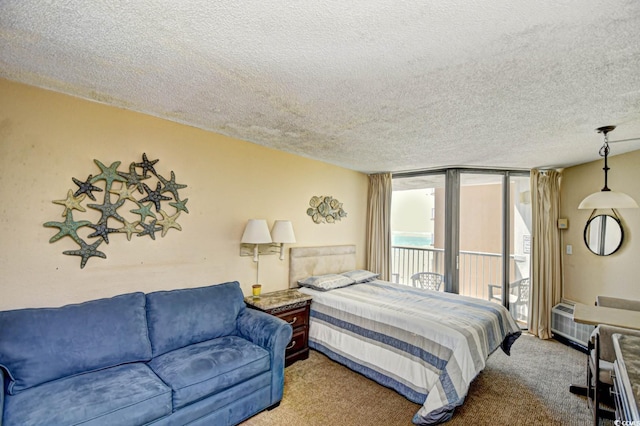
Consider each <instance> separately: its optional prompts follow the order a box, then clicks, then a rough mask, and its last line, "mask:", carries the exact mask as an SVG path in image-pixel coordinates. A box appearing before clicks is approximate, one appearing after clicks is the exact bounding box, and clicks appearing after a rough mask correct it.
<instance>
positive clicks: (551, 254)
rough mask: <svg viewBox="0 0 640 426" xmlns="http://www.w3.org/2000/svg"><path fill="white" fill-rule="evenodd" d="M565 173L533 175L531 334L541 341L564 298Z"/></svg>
mask: <svg viewBox="0 0 640 426" xmlns="http://www.w3.org/2000/svg"><path fill="white" fill-rule="evenodd" d="M561 180H562V173H561V172H558V171H555V170H546V171H539V170H532V171H531V197H532V218H533V224H532V225H533V231H532V234H533V238H532V248H533V253H532V266H531V273H532V275H531V278H532V280H531V311H530V312H531V313H530V315H529V332H530V333H532V334H533V335H535V336H538V337H539V338H541V339H550V338H551V337H552V336H551V309H552V308H553V307H554V306H555V305H556V304H557V303H559V302H560V299H561V298H562V247H561V243H560V230H559V229H558V226H557V224H558V217H559V215H560V184H561Z"/></svg>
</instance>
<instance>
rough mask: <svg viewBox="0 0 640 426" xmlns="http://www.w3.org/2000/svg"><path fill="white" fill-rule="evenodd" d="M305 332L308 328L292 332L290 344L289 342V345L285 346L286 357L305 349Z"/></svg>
mask: <svg viewBox="0 0 640 426" xmlns="http://www.w3.org/2000/svg"><path fill="white" fill-rule="evenodd" d="M307 330H308V328H306V327H303V328H299V329H295V330H294V332H293V337H291V342H289V345H287V352H286V356H287V357H288V356H289V355H291V354H294V353H296V352H298V351H300V350H303V349H306V348H307V338H308V337H307Z"/></svg>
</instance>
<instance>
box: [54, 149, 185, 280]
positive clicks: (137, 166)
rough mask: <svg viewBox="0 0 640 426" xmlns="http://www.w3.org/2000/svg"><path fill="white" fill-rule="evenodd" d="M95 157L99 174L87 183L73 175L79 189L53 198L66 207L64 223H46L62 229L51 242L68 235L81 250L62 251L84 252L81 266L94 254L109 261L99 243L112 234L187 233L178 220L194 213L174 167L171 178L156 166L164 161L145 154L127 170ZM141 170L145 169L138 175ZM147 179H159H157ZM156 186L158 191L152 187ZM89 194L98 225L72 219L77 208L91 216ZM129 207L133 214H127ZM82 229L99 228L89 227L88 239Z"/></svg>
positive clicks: (163, 234) (63, 213) (78, 253)
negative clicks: (99, 200)
mask: <svg viewBox="0 0 640 426" xmlns="http://www.w3.org/2000/svg"><path fill="white" fill-rule="evenodd" d="M93 161H94V163H95V164H96V165H97V166H98V168H99V169H100V174H98V175H95V176H93V175H92V174H90V175H89V177H87V179H86V180H85V181H81V180H79V179H76V178H75V177H72V178H71V179H72V180H73V182H74V183H75V184H76V185H77V186H78V189H77V190H76V191H75V192H73V190H71V189H69V190H68V192H67V198H66V199H64V200H54V201H53V203H54V204H59V205H61V206H63V207H64V210H63V211H62V217H64V218H65V219H64V222H56V221H51V222H46V223H45V224H44V226H46V227H51V228H58V229H59V231H58V233H57V234H56V235H54V236H53V237H51V239H50V240H49V242H50V243H54V242H56V241H58V240H59V239H61V238H63V237H67V236H68V237H70V238H71V239H73V241H75V242H76V243H77V244H78V246H79V248H78V249H77V250H66V251H63V252H62V253H63V254H66V255H70V256H79V257H80V258H81V259H80V268H84V267H85V265H86V264H87V261H88V260H89V258H91V257H101V258H103V259H106V257H107V255H106V254H104V253H103V252H102V251H99V250H98V247H100V245H101V244H102V243H105V244H109V240H110V234H111V236H113V235H114V234H125V235H126V237H127V240H129V241H131V236H132V235H133V234H136V235H137V236H138V237H145V236H149V238H151V239H153V240H155V239H156V235H155V233H156V232H160V233H161V236H162V237H164V236H165V235H166V234H167V232H168V231H169V230H170V229H176V230H178V231H182V227H181V226H180V225H179V224H178V223H177V222H176V221H177V220H178V217H180V214H181V213H182V212H185V213H187V214H188V213H189V210H188V209H187V201H189V199H188V198H187V199H184V200H182V199H181V198H180V195H179V194H178V191H179V190H181V189H184V188H186V187H187V185H183V184H179V183H176V176H175V173H174V172H173V171H171V179H166V178H164V177H163V176H162V175H160V174H158V173H157V172H156V170H155V165H156V164H157V163H158V161H159V160H152V161H149V159H148V158H147V154H146V153H144V154H142V161H141V162H139V163H136V162H132V163H130V164H129V169H128V172H122V171H118V167H119V166H120V164H121V162H120V161H115V162H113V163H111V165H110V166H109V167H107V166H105V165H104V164H102V163H101V162H100V161H98V160H93ZM138 170H141V171H142V173H141V174H139V173H138ZM149 173H150V174H149ZM147 179H152V180H155V181H156V182H153V183H152V182H149V181H147ZM142 181H145V182H148V184H147V183H145V182H142ZM114 183H115V185H114ZM94 184H95V185H94ZM154 184H155V189H152V188H153V187H154ZM94 193H95V194H94ZM165 194H166V195H165ZM96 195H98V196H100V197H102V202H101V204H98V203H97V200H96ZM87 197H88V198H89V199H91V200H92V201H95V202H96V203H87V204H86V207H89V208H90V209H93V210H97V211H99V212H100V219H99V220H97V221H96V222H95V223H93V222H91V221H89V220H75V219H74V217H73V214H74V210H76V211H77V213H78V214H79V213H87V214H88V212H87V209H86V208H85V206H83V202H84V201H85V199H86V198H87ZM154 209H155V212H154V211H153V210H154ZM127 211H128V212H129V213H126V212H127ZM123 214H124V215H125V216H128V217H129V219H132V218H133V219H138V220H132V221H131V222H130V221H128V220H127V218H126V217H124V216H123ZM138 216H139V217H138ZM83 227H88V228H91V229H93V231H94V232H92V233H90V231H87V232H85V234H86V236H85V238H82V237H81V236H79V235H78V230H79V229H80V228H83ZM90 239H93V240H90ZM85 240H87V241H85Z"/></svg>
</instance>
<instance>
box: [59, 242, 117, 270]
mask: <svg viewBox="0 0 640 426" xmlns="http://www.w3.org/2000/svg"><path fill="white" fill-rule="evenodd" d="M76 242H77V243H78V244H80V250H67V251H63V252H62V254H67V255H70V256H81V257H82V260H80V269H82V268H84V266H85V265H86V264H87V260H89V258H90V257H95V256H97V257H101V258H103V259H106V258H107V255H106V254H104V253H103V252H101V251H98V246H99V245H100V244H102V240H97V241H96V242H95V243H93V244H87V243H85V242H84V241H82V240H79V241H76Z"/></svg>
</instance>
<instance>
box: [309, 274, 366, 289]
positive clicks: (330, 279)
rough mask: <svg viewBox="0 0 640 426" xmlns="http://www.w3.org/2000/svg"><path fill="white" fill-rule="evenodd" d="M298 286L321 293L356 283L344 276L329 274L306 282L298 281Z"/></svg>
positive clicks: (313, 277)
mask: <svg viewBox="0 0 640 426" xmlns="http://www.w3.org/2000/svg"><path fill="white" fill-rule="evenodd" d="M298 284H300V285H301V286H303V287H309V288H312V289H315V290H319V291H327V290H333V289H335V288H340V287H346V286H348V285H351V284H355V281H354V280H353V279H351V278H349V277H345V276H343V275H338V274H327V275H318V276H312V277H308V278H305V279H304V280H300V281H298Z"/></svg>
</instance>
